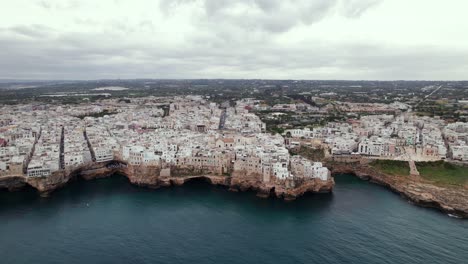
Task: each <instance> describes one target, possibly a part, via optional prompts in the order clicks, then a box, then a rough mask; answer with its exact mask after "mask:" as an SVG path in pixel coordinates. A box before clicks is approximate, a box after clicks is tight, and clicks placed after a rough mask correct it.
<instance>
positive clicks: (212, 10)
mask: <svg viewBox="0 0 468 264" xmlns="http://www.w3.org/2000/svg"><path fill="white" fill-rule="evenodd" d="M1 2H2V3H1V7H0V78H21V79H102V78H260V79H262V78H263V79H349V80H366V79H372V80H375V79H381V80H397V79H407V80H415V79H418V80H421V79H425V80H467V79H468V13H467V10H468V1H467V0H160V1H157V0H9V1H7V0H2V1H1Z"/></svg>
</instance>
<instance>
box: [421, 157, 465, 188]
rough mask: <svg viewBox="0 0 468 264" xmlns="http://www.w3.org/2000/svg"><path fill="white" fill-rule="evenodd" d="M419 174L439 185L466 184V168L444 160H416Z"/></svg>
mask: <svg viewBox="0 0 468 264" xmlns="http://www.w3.org/2000/svg"><path fill="white" fill-rule="evenodd" d="M416 166H417V168H418V171H419V174H420V175H421V177H423V178H424V179H426V180H429V181H432V182H434V183H436V184H440V185H458V186H465V185H468V168H467V167H462V166H457V165H454V164H451V163H448V162H444V161H436V162H417V163H416Z"/></svg>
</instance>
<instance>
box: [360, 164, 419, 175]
mask: <svg viewBox="0 0 468 264" xmlns="http://www.w3.org/2000/svg"><path fill="white" fill-rule="evenodd" d="M369 165H370V166H371V167H374V168H375V169H377V170H379V171H382V172H384V173H386V174H390V175H400V176H408V175H409V174H410V168H409V165H408V162H407V161H399V160H374V161H372V162H371V163H370V164H369Z"/></svg>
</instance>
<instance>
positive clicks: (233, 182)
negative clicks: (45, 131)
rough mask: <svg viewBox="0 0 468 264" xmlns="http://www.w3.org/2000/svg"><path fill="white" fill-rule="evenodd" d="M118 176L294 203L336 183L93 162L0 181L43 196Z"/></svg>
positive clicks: (3, 185) (148, 184) (134, 181)
mask: <svg viewBox="0 0 468 264" xmlns="http://www.w3.org/2000/svg"><path fill="white" fill-rule="evenodd" d="M115 173H119V174H121V175H124V176H125V177H127V178H128V180H129V181H130V183H132V184H135V185H138V186H144V187H149V188H159V187H165V186H179V185H183V184H184V183H186V182H187V181H190V180H192V179H195V178H201V179H204V180H206V181H207V182H209V183H211V184H213V185H220V186H225V187H228V188H229V190H231V191H247V190H253V191H257V195H258V196H259V197H269V196H276V197H279V198H284V199H286V200H293V199H296V198H297V197H299V196H301V195H303V194H304V193H307V192H317V193H322V192H331V191H332V190H333V186H334V181H333V179H331V180H329V181H321V180H319V179H308V180H305V179H302V180H291V181H276V182H271V183H265V182H263V181H262V177H261V175H248V176H247V175H242V174H235V175H234V176H230V175H225V176H222V175H212V174H210V173H209V172H207V171H202V170H194V169H192V168H180V167H171V168H168V169H161V168H159V167H157V166H132V165H124V166H117V165H116V164H115V162H107V163H99V164H98V163H94V164H88V165H86V166H81V167H79V168H76V169H74V170H71V171H60V172H56V173H54V174H53V175H51V176H49V177H44V178H27V177H23V176H18V177H10V178H4V179H3V178H0V188H8V189H10V190H15V189H18V188H22V187H24V186H25V185H26V184H29V185H30V186H32V187H34V188H36V189H37V190H38V191H39V193H41V195H48V194H50V193H51V192H52V191H54V190H56V189H58V188H61V187H63V186H64V185H65V184H67V183H68V182H69V181H70V180H72V179H74V178H83V179H85V180H92V179H97V178H104V177H109V176H111V175H113V174H115Z"/></svg>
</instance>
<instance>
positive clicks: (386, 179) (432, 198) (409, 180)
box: [0, 163, 468, 219]
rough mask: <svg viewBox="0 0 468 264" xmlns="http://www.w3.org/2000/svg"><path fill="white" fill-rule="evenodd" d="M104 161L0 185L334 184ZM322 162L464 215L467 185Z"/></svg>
mask: <svg viewBox="0 0 468 264" xmlns="http://www.w3.org/2000/svg"><path fill="white" fill-rule="evenodd" d="M108 165H109V163H99V164H98V163H95V164H91V165H88V166H84V167H81V168H78V169H75V170H73V171H61V172H57V173H54V174H53V175H51V176H49V177H47V178H27V177H25V176H6V177H0V189H8V190H9V191H17V190H20V189H22V188H24V187H26V186H31V187H33V188H35V189H36V190H37V191H38V192H39V194H40V195H41V196H48V195H49V194H50V193H51V192H53V191H54V190H56V189H59V188H62V187H64V186H65V185H66V184H67V183H68V182H69V181H71V180H73V179H76V178H83V179H85V180H93V179H98V178H106V177H110V176H112V175H114V174H121V175H124V176H125V177H126V178H127V179H128V180H129V182H130V183H131V184H134V185H137V186H141V187H147V188H153V189H157V188H160V187H169V186H180V185H183V184H184V183H186V182H188V181H190V180H192V179H204V180H206V181H207V182H209V183H210V184H213V185H219V186H224V187H226V188H228V189H229V191H233V192H239V191H248V190H251V191H255V192H257V196H258V197H262V198H267V197H278V198H281V199H284V200H295V199H296V198H298V197H300V196H302V195H304V194H305V193H331V192H332V191H333V187H334V185H335V182H334V180H333V177H331V179H330V180H328V181H321V180H319V179H310V180H300V181H297V180H296V181H289V182H285V181H276V182H271V183H264V182H262V181H261V179H259V178H258V177H245V176H220V175H208V174H193V171H184V170H180V169H177V168H175V169H173V171H174V172H175V175H174V174H171V175H164V174H165V173H164V172H162V170H161V169H160V168H158V167H151V166H146V167H140V166H126V167H117V168H115V167H109V166H108ZM327 166H328V167H329V168H330V170H331V172H332V175H337V174H352V175H355V176H356V177H358V178H360V179H362V180H366V181H370V182H372V183H375V184H378V185H382V186H385V187H386V188H389V189H390V190H391V191H393V192H395V193H398V194H400V195H401V196H402V197H404V198H405V199H407V200H409V201H410V202H412V203H414V204H415V205H418V206H422V207H429V208H435V209H438V210H440V211H442V212H444V213H447V214H449V215H451V216H455V217H459V218H465V219H468V190H466V189H464V188H462V187H460V188H454V187H439V186H435V185H433V184H430V183H428V182H425V181H423V180H421V179H420V178H416V177H403V176H401V177H398V176H391V175H386V174H384V173H382V172H379V171H377V170H375V169H373V168H371V167H369V166H367V165H364V164H360V163H333V164H327Z"/></svg>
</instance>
